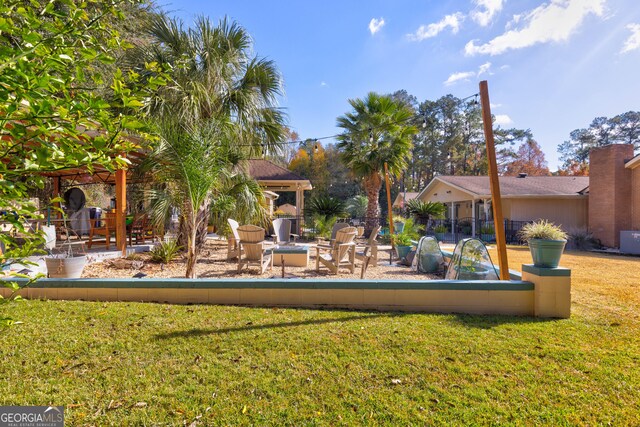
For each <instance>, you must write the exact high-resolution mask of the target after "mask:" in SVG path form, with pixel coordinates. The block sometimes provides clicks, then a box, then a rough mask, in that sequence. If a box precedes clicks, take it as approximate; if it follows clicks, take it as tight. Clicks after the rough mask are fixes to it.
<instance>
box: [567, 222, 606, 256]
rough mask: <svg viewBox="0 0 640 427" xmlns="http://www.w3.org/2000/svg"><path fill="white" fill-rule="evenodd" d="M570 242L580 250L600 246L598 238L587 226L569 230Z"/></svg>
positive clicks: (588, 249)
mask: <svg viewBox="0 0 640 427" xmlns="http://www.w3.org/2000/svg"><path fill="white" fill-rule="evenodd" d="M568 243H569V245H570V246H571V247H572V248H574V249H577V250H579V251H590V250H591V249H593V248H596V247H598V246H599V242H598V240H597V239H596V238H595V237H593V234H591V233H589V231H588V230H587V229H585V228H582V229H578V230H571V231H569V242H568Z"/></svg>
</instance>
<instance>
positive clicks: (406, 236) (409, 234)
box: [391, 218, 421, 260]
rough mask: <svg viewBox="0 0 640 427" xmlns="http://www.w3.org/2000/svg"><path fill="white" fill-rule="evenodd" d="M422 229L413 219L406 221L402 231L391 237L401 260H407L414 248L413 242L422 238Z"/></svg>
mask: <svg viewBox="0 0 640 427" xmlns="http://www.w3.org/2000/svg"><path fill="white" fill-rule="evenodd" d="M420 229H421V227H420V226H419V225H417V224H416V223H415V222H414V221H413V219H412V218H409V219H407V220H405V222H404V224H403V228H402V231H401V232H399V233H397V234H394V235H392V236H391V241H392V242H393V244H394V246H395V249H396V255H398V258H399V259H400V260H405V259H406V258H407V255H408V254H409V252H410V251H411V248H412V247H413V241H415V240H418V238H419V237H420Z"/></svg>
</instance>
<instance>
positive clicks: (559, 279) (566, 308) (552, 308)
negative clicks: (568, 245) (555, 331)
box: [522, 264, 571, 319]
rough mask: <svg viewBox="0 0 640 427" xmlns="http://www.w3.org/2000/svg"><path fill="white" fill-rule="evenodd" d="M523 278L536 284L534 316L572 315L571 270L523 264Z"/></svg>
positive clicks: (558, 316)
mask: <svg viewBox="0 0 640 427" xmlns="http://www.w3.org/2000/svg"><path fill="white" fill-rule="evenodd" d="M522 280H524V281H526V282H531V283H533V284H534V316H536V317H556V318H561V319H568V318H569V317H570V316H571V270H569V269H568V268H563V267H557V268H542V267H535V266H534V265H532V264H523V265H522Z"/></svg>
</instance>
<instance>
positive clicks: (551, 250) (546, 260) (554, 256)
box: [529, 239, 567, 268]
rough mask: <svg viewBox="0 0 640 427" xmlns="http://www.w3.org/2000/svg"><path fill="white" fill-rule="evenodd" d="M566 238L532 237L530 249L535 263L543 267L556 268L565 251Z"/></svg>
mask: <svg viewBox="0 0 640 427" xmlns="http://www.w3.org/2000/svg"><path fill="white" fill-rule="evenodd" d="M566 244H567V241H566V240H542V239H530V240H529V250H530V251H531V258H533V265H535V266H536V267H543V268H556V267H558V264H560V257H561V256H562V252H563V251H564V246H565V245H566Z"/></svg>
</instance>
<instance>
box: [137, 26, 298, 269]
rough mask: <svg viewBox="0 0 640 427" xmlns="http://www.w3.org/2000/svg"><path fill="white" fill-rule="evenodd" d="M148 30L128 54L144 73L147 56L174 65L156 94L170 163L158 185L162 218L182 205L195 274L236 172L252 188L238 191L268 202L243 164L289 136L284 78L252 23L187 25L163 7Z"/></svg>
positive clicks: (184, 240)
mask: <svg viewBox="0 0 640 427" xmlns="http://www.w3.org/2000/svg"><path fill="white" fill-rule="evenodd" d="M148 37H149V39H150V40H151V41H152V43H151V44H143V45H140V46H138V47H137V48H136V49H135V50H134V51H132V54H131V55H130V56H129V58H128V63H129V64H130V67H131V69H132V70H134V71H137V72H138V71H139V72H141V73H142V70H141V69H140V64H142V63H145V62H149V61H154V62H156V63H159V64H162V65H163V66H167V67H168V68H170V69H171V79H170V81H169V82H168V84H167V86H166V87H164V88H161V89H160V90H159V91H157V92H156V93H155V94H154V96H153V97H152V99H151V102H150V108H149V111H150V113H151V115H152V116H153V117H155V118H157V120H158V122H159V124H160V125H159V127H158V134H159V136H160V139H161V144H160V146H159V150H158V151H157V152H156V153H155V156H154V159H155V161H156V162H157V163H158V164H160V165H162V167H163V168H165V169H166V171H167V172H166V174H165V175H162V174H159V173H155V174H154V175H153V176H155V177H156V178H158V182H159V187H160V188H159V190H162V191H166V193H167V194H166V196H162V195H161V194H160V192H159V191H156V200H157V202H156V203H155V204H154V205H155V206H156V209H157V211H158V215H156V218H158V219H159V220H160V219H162V218H164V217H165V215H166V212H167V211H168V209H167V208H168V207H169V206H174V207H177V208H179V209H180V213H181V216H180V219H181V221H180V230H179V236H178V241H179V243H180V245H181V246H183V247H184V248H185V250H186V251H187V269H186V272H185V275H186V277H195V265H196V262H197V258H198V256H199V252H200V250H201V248H202V247H203V245H204V241H205V240H204V235H205V233H206V226H207V223H208V222H209V219H210V218H211V212H210V210H211V207H212V206H213V207H214V208H216V207H225V210H222V211H219V212H215V213H214V216H216V217H217V218H218V220H220V221H223V220H224V218H222V216H223V214H224V212H230V211H229V210H228V209H226V208H228V206H229V204H228V203H227V204H225V200H226V201H228V197H225V196H226V195H225V193H224V191H223V189H224V188H225V182H230V181H229V179H230V178H231V177H233V176H234V175H235V176H236V177H238V178H240V179H239V180H238V181H237V184H238V185H242V184H244V185H245V189H244V190H243V191H240V190H239V189H238V188H237V187H236V189H235V191H236V194H244V195H250V194H252V195H255V196H256V201H258V203H256V206H257V207H259V206H261V204H260V203H259V202H261V199H260V197H261V195H260V194H257V193H256V192H255V191H253V190H255V186H254V185H251V184H249V180H247V179H246V176H245V177H242V176H241V174H238V168H241V167H242V161H243V160H244V159H247V158H250V157H253V156H258V155H263V154H269V153H277V152H278V151H279V148H280V146H281V141H282V140H284V138H285V127H284V123H283V122H284V116H283V114H282V112H281V111H280V110H279V109H278V108H277V106H276V98H277V96H278V95H279V94H281V89H282V81H281V78H280V74H279V73H278V71H277V69H276V67H275V64H274V63H273V62H272V61H269V60H266V59H263V58H259V57H255V56H253V54H252V42H251V37H250V35H249V34H248V33H247V32H246V30H245V29H244V28H242V27H241V26H240V25H239V24H237V23H236V22H231V21H229V20H227V19H223V20H221V21H220V22H219V23H218V25H214V24H213V23H212V22H211V21H210V20H209V19H208V18H204V17H200V18H198V19H197V20H196V22H195V24H194V26H193V27H192V28H185V27H184V25H183V23H182V21H180V20H179V19H173V18H169V17H167V16H166V15H158V16H157V17H155V18H154V19H153V21H152V22H151V23H150V25H149V34H148ZM144 75H145V78H148V79H149V80H152V79H153V78H154V75H153V74H151V73H146V74H144ZM232 187H233V186H231V187H229V188H232ZM245 190H246V191H245ZM221 197H223V198H225V199H224V200H218V198H221ZM236 206H238V205H236ZM245 206H246V205H245ZM256 209H257V210H258V211H259V209H258V208H256ZM256 216H257V217H259V218H257V219H256V218H254V220H259V219H261V218H263V215H262V214H261V213H260V212H258V213H257V214H256Z"/></svg>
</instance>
